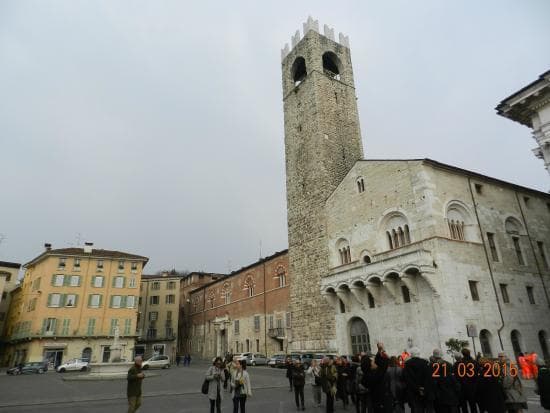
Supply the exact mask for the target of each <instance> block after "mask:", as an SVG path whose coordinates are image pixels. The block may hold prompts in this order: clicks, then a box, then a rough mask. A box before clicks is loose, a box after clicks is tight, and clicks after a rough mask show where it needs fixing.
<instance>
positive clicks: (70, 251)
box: [24, 248, 149, 267]
mask: <svg viewBox="0 0 550 413" xmlns="http://www.w3.org/2000/svg"><path fill="white" fill-rule="evenodd" d="M49 255H54V256H76V257H95V258H107V259H113V258H114V259H128V260H136V261H144V262H145V263H147V261H149V258H147V257H144V256H142V255H136V254H128V253H127V252H121V251H112V250H102V249H97V248H92V252H84V248H57V249H51V250H49V251H44V252H43V253H42V254H40V255H39V256H38V257H36V258H34V259H32V260H31V261H29V262H27V263H26V264H25V265H24V267H27V266H29V265H32V264H36V263H37V262H39V261H41V260H42V259H44V258H45V257H46V256H49Z"/></svg>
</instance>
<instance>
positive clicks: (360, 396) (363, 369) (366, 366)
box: [355, 355, 372, 413]
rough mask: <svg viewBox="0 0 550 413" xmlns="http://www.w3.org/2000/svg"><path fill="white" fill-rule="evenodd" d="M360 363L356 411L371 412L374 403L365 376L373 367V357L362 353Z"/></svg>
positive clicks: (361, 412) (358, 412)
mask: <svg viewBox="0 0 550 413" xmlns="http://www.w3.org/2000/svg"><path fill="white" fill-rule="evenodd" d="M359 363H360V364H359V368H358V369H357V372H356V377H355V380H356V382H357V390H356V393H357V404H356V405H355V411H356V413H367V410H368V411H369V412H371V411H372V403H371V399H370V394H369V390H368V388H367V380H363V378H364V377H365V376H368V371H369V370H370V368H371V359H370V357H368V356H367V355H362V356H361V359H360V361H359Z"/></svg>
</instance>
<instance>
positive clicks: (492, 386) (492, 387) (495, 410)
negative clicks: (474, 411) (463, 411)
mask: <svg viewBox="0 0 550 413" xmlns="http://www.w3.org/2000/svg"><path fill="white" fill-rule="evenodd" d="M479 363H480V365H482V366H483V369H484V370H485V371H489V372H493V371H496V369H497V368H500V366H498V367H497V366H495V364H498V362H493V361H491V360H488V359H487V360H485V359H483V358H480V359H479ZM493 369H495V370H493ZM477 404H478V406H479V411H480V412H482V413H483V412H488V413H503V412H505V411H506V407H505V405H504V390H503V388H502V384H501V383H500V378H499V377H498V376H494V375H493V374H481V375H480V376H479V380H478V382H477Z"/></svg>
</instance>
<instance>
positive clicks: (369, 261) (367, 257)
mask: <svg viewBox="0 0 550 413" xmlns="http://www.w3.org/2000/svg"><path fill="white" fill-rule="evenodd" d="M363 262H364V263H365V264H370V263H371V262H372V260H371V258H370V257H369V256H368V255H365V256H364V257H363Z"/></svg>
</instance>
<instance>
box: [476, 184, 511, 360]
mask: <svg viewBox="0 0 550 413" xmlns="http://www.w3.org/2000/svg"><path fill="white" fill-rule="evenodd" d="M468 189H469V190H470V196H471V197H472V203H473V204H474V212H475V214H476V221H477V225H478V227H479V230H480V231H481V242H482V243H483V251H484V252H485V259H486V260H487V268H488V270H489V275H490V276H491V283H492V284H493V291H494V293H495V298H496V300H497V307H498V313H499V315H500V327H499V328H498V330H497V335H498V341H499V342H500V349H501V350H504V346H503V345H502V337H501V335H500V333H501V331H502V329H503V328H504V317H503V315H502V307H501V305H500V299H499V298H498V293H497V286H496V284H495V277H494V275H493V268H492V267H491V260H490V259H489V253H488V252H487V244H486V243H485V237H484V236H483V234H484V231H483V228H482V227H481V221H480V220H479V214H478V212H477V204H476V200H475V197H474V191H472V180H471V178H470V177H468Z"/></svg>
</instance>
